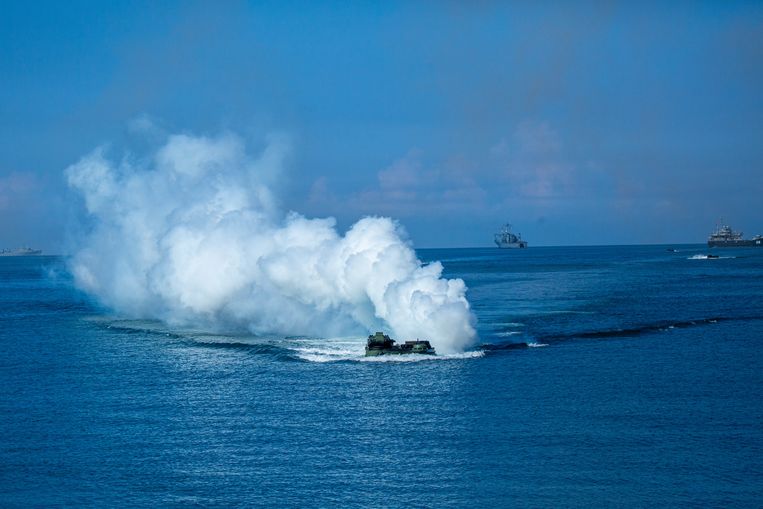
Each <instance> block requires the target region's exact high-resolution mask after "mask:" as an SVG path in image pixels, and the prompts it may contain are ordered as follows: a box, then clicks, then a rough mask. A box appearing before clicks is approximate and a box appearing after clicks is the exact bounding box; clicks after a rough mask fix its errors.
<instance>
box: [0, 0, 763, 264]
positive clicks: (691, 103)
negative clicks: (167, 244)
mask: <svg viewBox="0 0 763 509" xmlns="http://www.w3.org/2000/svg"><path fill="white" fill-rule="evenodd" d="M0 11H1V14H2V15H0V248H12V247H18V246H21V245H29V246H33V247H39V248H42V249H44V250H45V251H46V252H57V253H60V252H63V251H65V249H66V248H65V246H66V245H67V238H69V237H70V236H71V232H72V231H73V230H76V224H77V222H78V221H79V217H78V214H79V212H78V211H79V210H80V209H78V207H77V200H78V199H79V198H78V197H77V196H76V194H75V193H73V192H72V191H71V190H70V189H68V187H67V184H66V179H65V177H64V170H65V169H66V168H67V167H69V166H70V165H72V164H74V163H76V162H77V161H78V160H80V159H81V158H82V157H83V156H85V155H86V154H88V153H90V152H92V151H93V150H94V149H95V148H96V147H99V146H105V147H107V149H108V152H109V153H110V154H111V155H112V157H113V158H114V159H119V158H120V157H125V154H141V152H142V151H147V150H148V148H147V147H149V146H150V144H151V140H150V138H151V137H152V136H155V137H161V136H166V135H167V134H172V133H175V134H177V133H186V134H191V135H197V136H199V135H204V136H219V135H221V134H224V133H228V132H232V133H236V135H238V136H240V137H242V138H243V139H244V140H246V143H247V146H248V149H249V150H250V151H251V152H253V153H257V151H259V150H262V149H263V147H264V146H265V145H266V143H267V140H268V139H272V137H273V136H279V137H282V138H283V139H287V140H288V143H289V146H290V152H289V157H288V158H287V160H286V162H285V168H284V171H283V177H282V180H281V181H280V183H279V185H278V186H277V189H276V193H277V195H278V199H279V200H280V202H281V204H282V207H283V209H284V210H285V211H288V210H293V211H296V212H299V213H301V214H303V215H305V216H307V217H327V216H333V217H335V218H336V220H337V224H338V226H339V228H340V229H347V228H349V227H350V226H351V225H352V224H353V223H354V222H355V221H357V220H358V219H359V218H361V217H363V216H369V215H371V216H373V215H382V216H390V217H393V218H395V219H397V220H399V221H400V223H401V224H402V225H403V226H404V228H405V229H406V231H407V232H408V235H409V237H410V240H411V241H412V242H413V245H414V246H415V247H479V246H490V245H491V244H492V239H493V233H494V232H496V231H498V229H499V228H500V226H501V225H502V224H503V223H505V222H511V223H512V224H513V225H514V230H515V231H519V232H521V233H522V235H523V237H524V238H525V239H526V240H528V241H529V243H530V245H531V246H548V245H593V244H640V243H650V244H651V243H684V242H685V243H695V242H696V243H700V242H704V241H705V240H706V238H707V235H708V234H709V233H710V231H711V230H712V229H713V228H714V227H715V224H716V223H717V222H718V220H719V219H720V218H721V217H722V218H724V219H725V220H726V221H727V222H729V223H731V224H732V226H733V227H734V228H735V229H739V230H742V231H744V232H745V234H746V235H747V236H751V235H754V234H758V233H763V205H761V204H760V197H761V195H762V194H763V3H760V2H735V1H726V2H718V1H715V2H702V1H693V2H681V1H676V2H621V3H620V2H592V3H586V2H423V1H422V2H415V1H409V2H234V1H230V2H190V1H183V2H172V1H163V2H137V1H131V2H91V1H88V2H79V1H73V2H21V1H8V2H3V4H2V6H1V7H0Z"/></svg>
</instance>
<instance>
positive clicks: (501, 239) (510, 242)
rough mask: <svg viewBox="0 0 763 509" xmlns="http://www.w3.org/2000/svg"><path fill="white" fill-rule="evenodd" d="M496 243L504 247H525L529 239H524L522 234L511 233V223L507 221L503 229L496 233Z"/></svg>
mask: <svg viewBox="0 0 763 509" xmlns="http://www.w3.org/2000/svg"><path fill="white" fill-rule="evenodd" d="M495 245H496V246H498V247H500V248H502V249H504V248H525V247H527V241H524V240H522V234H521V233H518V234H516V235H515V234H513V233H511V225H510V224H509V223H506V224H505V225H503V228H501V231H499V232H498V233H496V234H495Z"/></svg>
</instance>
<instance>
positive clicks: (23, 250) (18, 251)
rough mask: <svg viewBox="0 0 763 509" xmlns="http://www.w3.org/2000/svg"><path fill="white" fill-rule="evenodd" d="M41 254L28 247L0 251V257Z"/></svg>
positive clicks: (39, 251) (37, 250)
mask: <svg viewBox="0 0 763 509" xmlns="http://www.w3.org/2000/svg"><path fill="white" fill-rule="evenodd" d="M41 254H42V251H41V250H39V249H32V248H30V247H20V248H18V249H2V250H0V256H37V255H41Z"/></svg>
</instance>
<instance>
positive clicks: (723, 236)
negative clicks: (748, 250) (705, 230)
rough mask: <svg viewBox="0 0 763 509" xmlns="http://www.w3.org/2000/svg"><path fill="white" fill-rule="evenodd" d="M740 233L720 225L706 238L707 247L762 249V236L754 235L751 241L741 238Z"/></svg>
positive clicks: (727, 226) (725, 225)
mask: <svg viewBox="0 0 763 509" xmlns="http://www.w3.org/2000/svg"><path fill="white" fill-rule="evenodd" d="M742 236H743V234H742V232H735V231H734V230H732V229H731V227H730V226H729V225H727V224H721V225H720V226H718V228H716V230H715V231H714V232H713V233H711V234H710V236H709V237H708V238H707V245H708V246H709V247H763V236H761V235H756V236H755V237H753V238H751V239H744V238H742Z"/></svg>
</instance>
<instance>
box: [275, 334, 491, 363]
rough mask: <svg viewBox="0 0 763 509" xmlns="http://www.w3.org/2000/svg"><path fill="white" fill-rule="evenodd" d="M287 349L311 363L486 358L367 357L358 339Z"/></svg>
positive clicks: (307, 342) (301, 342)
mask: <svg viewBox="0 0 763 509" xmlns="http://www.w3.org/2000/svg"><path fill="white" fill-rule="evenodd" d="M287 348H289V349H290V350H292V351H293V352H294V353H295V355H296V356H297V357H298V358H300V359H302V360H305V361H309V362H319V363H324V362H347V361H351V362H422V361H441V360H452V359H472V358H477V357H482V356H484V355H485V354H484V352H482V351H466V352H461V353H454V354H437V355H421V354H406V355H379V356H374V357H366V356H365V342H363V341H358V340H357V339H356V338H347V337H343V338H326V339H297V340H293V341H291V342H289V343H288V344H287Z"/></svg>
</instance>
